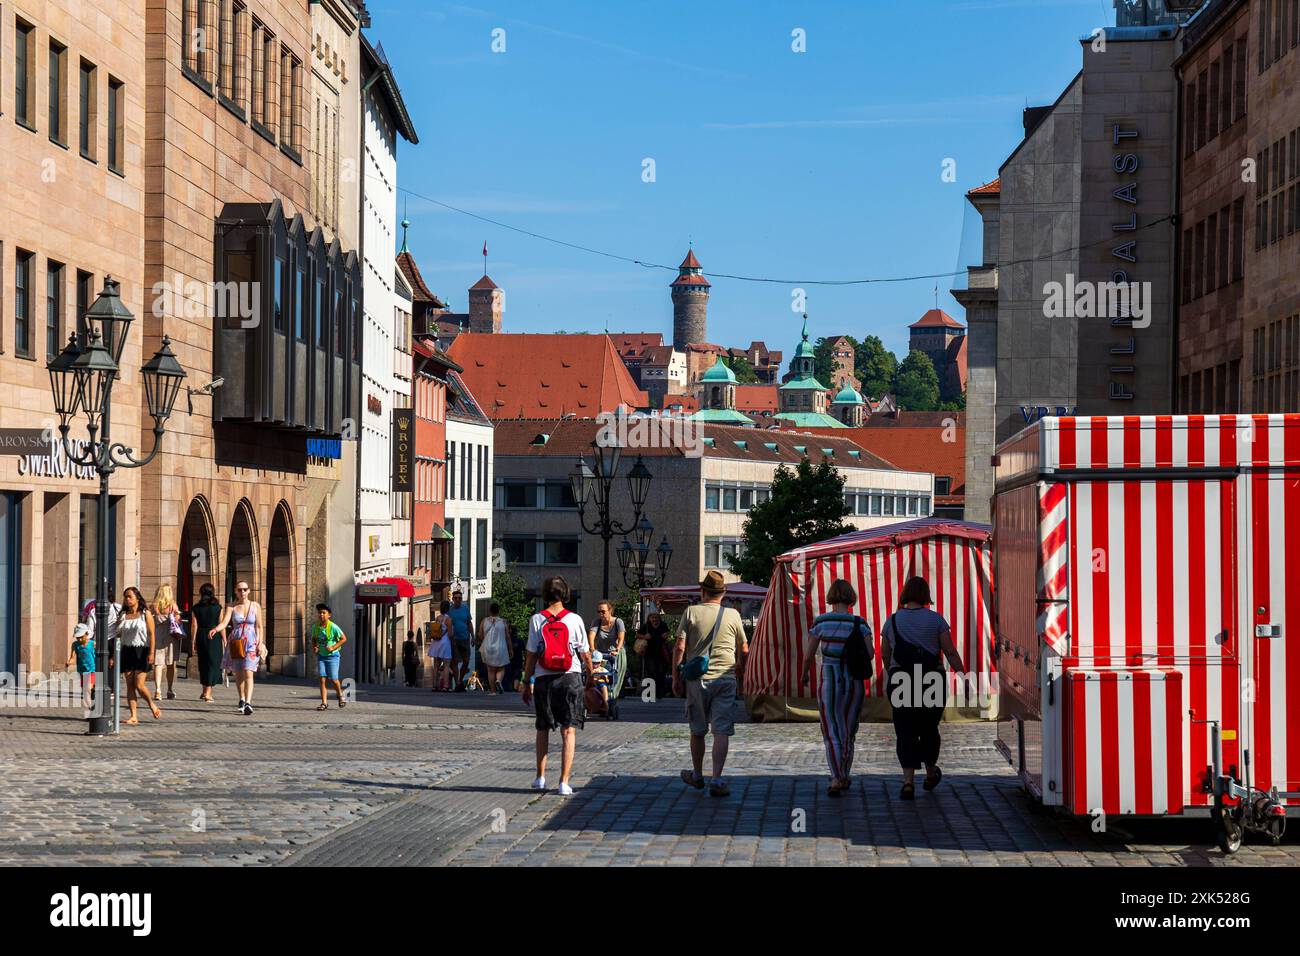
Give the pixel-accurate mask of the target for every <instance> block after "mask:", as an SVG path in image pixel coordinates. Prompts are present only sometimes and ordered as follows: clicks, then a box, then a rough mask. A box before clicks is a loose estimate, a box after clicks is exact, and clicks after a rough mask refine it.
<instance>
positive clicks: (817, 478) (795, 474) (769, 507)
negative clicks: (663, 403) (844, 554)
mask: <svg viewBox="0 0 1300 956" xmlns="http://www.w3.org/2000/svg"><path fill="white" fill-rule="evenodd" d="M848 514H849V506H848V505H847V504H845V503H844V476H843V475H841V474H840V473H839V472H838V471H837V470H836V469H835V466H834V465H832V464H831V463H830V462H829V461H827V460H826V459H824V458H823V459H822V462H821V464H819V465H814V464H812V462H810V461H809V460H808V459H807V458H805V459H803V460H802V461H800V462H799V465H798V466H797V467H796V468H795V469H794V470H793V471H792V470H791V469H789V468H788V467H786V466H785V465H781V466H780V467H779V468H777V470H776V474H775V475H774V476H773V478H772V493H771V495H770V496H769V497H768V499H767V501H763V502H760V503H758V504H756V505H754V507H752V508H751V509H750V510H749V516H748V517H747V518H746V519H745V525H744V528H743V530H742V532H741V534H742V542H743V543H742V545H741V556H740V557H739V558H730V557H729V558H728V559H727V560H728V562H729V563H730V565H731V570H732V573H734V574H738V575H739V576H740V577H741V579H742V580H744V581H748V582H749V583H750V584H758V585H762V586H763V587H766V586H767V585H768V583H769V582H770V581H771V580H772V569H773V568H774V567H775V565H776V558H777V557H778V556H779V555H781V554H784V553H785V552H786V551H789V550H790V549H791V548H798V547H802V546H804V545H808V544H813V543H815V542H817V541H825V540H826V539H827V538H834V537H836V536H837V535H841V534H847V533H848V532H850V531H853V530H855V529H854V527H853V526H852V525H850V524H847V523H846V522H845V520H844V519H845V518H846V517H847V516H848Z"/></svg>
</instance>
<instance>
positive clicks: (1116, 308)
mask: <svg viewBox="0 0 1300 956" xmlns="http://www.w3.org/2000/svg"><path fill="white" fill-rule="evenodd" d="M1043 296H1044V299H1043V315H1045V316H1047V318H1049V319H1110V320H1111V321H1112V323H1115V324H1123V325H1125V326H1128V327H1130V328H1134V329H1145V328H1147V327H1148V326H1150V325H1151V297H1152V288H1151V283H1150V282H1087V281H1084V282H1075V281H1074V275H1073V274H1072V273H1067V274H1066V276H1065V282H1055V281H1053V282H1048V283H1046V284H1045V285H1044V286H1043Z"/></svg>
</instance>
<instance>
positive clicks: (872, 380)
mask: <svg viewBox="0 0 1300 956" xmlns="http://www.w3.org/2000/svg"><path fill="white" fill-rule="evenodd" d="M854 367H855V371H856V374H857V377H858V378H859V379H860V380H861V381H862V394H863V395H865V396H866V397H868V398H874V399H876V400H879V399H881V398H884V397H885V395H886V394H888V393H889V391H890V389H892V388H893V387H894V377H895V376H896V375H897V374H898V359H897V358H895V357H894V353H893V352H891V351H889V350H888V349H886V348H885V343H884V342H882V341H880V337H879V336H876V335H868V336H867V337H866V338H865V339H863V340H862V344H861V345H859V346H858V351H857V354H856V355H855V356H854Z"/></svg>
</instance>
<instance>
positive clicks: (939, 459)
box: [805, 412, 966, 505]
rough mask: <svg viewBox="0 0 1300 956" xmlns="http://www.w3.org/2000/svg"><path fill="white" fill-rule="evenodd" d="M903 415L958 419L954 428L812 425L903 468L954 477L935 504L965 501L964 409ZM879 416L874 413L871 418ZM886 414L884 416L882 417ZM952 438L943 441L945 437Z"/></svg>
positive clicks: (810, 430)
mask: <svg viewBox="0 0 1300 956" xmlns="http://www.w3.org/2000/svg"><path fill="white" fill-rule="evenodd" d="M900 414H902V415H944V416H946V417H947V418H949V419H956V421H957V424H956V425H955V426H954V427H953V429H952V431H950V432H947V433H946V434H945V427H944V426H942V425H940V426H934V425H923V426H920V427H917V426H912V425H907V424H896V425H895V426H894V427H893V428H879V427H876V428H872V427H864V428H809V429H805V430H806V431H809V432H812V433H813V434H815V435H825V436H828V437H829V436H834V437H836V438H847V439H849V440H851V441H853V442H854V443H855V444H857V445H858V446H859V447H860V448H862V449H864V450H866V451H868V452H871V453H872V454H873V455H876V456H878V457H880V458H883V459H884V460H885V461H887V462H890V463H892V464H893V465H895V466H897V467H898V468H901V469H903V470H904V471H928V472H933V473H934V474H935V475H936V476H938V477H941V478H942V477H945V476H946V477H948V478H951V479H952V490H951V493H950V494H947V495H936V496H935V504H940V505H959V504H962V503H963V502H964V501H965V500H966V425H965V415H964V413H961V412H901V413H900ZM877 417H878V416H875V415H873V416H872V417H871V418H870V419H868V421H872V420H874V419H875V418H877ZM880 417H883V416H880ZM945 437H947V438H951V439H952V441H944V438H945Z"/></svg>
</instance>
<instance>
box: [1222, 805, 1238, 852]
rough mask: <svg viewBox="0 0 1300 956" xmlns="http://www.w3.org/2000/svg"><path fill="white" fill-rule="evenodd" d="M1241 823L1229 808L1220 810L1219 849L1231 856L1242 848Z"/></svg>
mask: <svg viewBox="0 0 1300 956" xmlns="http://www.w3.org/2000/svg"><path fill="white" fill-rule="evenodd" d="M1241 834H1242V829H1241V824H1240V823H1238V822H1237V821H1236V820H1234V819H1233V818H1232V814H1231V813H1230V812H1229V811H1227V810H1220V811H1219V849H1220V850H1222V851H1223V852H1224V853H1227V854H1228V855H1229V856H1231V855H1232V854H1233V853H1236V852H1237V851H1238V850H1240V849H1241Z"/></svg>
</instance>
